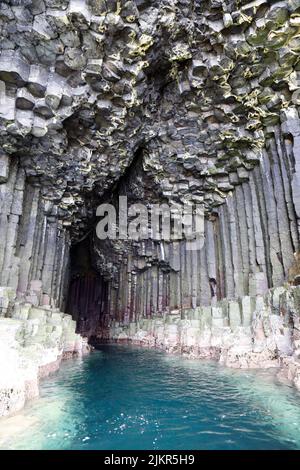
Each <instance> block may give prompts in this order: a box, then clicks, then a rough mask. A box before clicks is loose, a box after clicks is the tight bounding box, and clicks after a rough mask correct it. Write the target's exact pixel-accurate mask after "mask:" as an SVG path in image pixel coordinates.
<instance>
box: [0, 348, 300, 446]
mask: <svg viewBox="0 0 300 470" xmlns="http://www.w3.org/2000/svg"><path fill="white" fill-rule="evenodd" d="M14 419H15V420H16V421H17V423H18V425H17V429H16V425H15V426H14V432H13V433H12V435H10V436H9V435H7V436H5V439H4V440H3V439H2V442H1V447H2V448H12V449H109V450H111V449H112V450H113V449H168V450H172V449H300V394H299V392H297V391H296V390H294V388H293V387H291V386H289V385H287V384H282V383H280V382H279V381H278V380H277V379H276V376H275V371H272V372H269V371H268V372H264V371H259V372H254V371H251V372H249V371H236V370H230V369H226V368H222V367H221V366H219V365H218V364H216V363H214V362H209V361H199V360H189V359H185V358H182V357H177V356H170V355H166V354H164V353H162V352H158V351H154V350H146V349H140V348H134V347H129V346H103V347H102V348H101V350H100V351H96V352H94V353H92V354H91V355H89V356H88V357H86V358H84V359H74V360H69V361H66V362H64V363H63V365H62V367H61V369H60V370H59V371H58V372H57V373H55V374H54V375H53V376H52V377H50V378H48V379H46V380H44V381H43V383H42V386H41V397H40V398H39V399H37V400H34V401H32V402H31V403H29V404H28V405H27V406H26V408H25V410H24V411H23V412H22V413H21V414H19V415H17V416H16V417H14ZM11 420H12V419H11ZM8 423H9V422H7V424H5V420H3V421H2V422H1V423H0V435H3V428H5V427H6V429H7V430H8V431H7V432H8V434H9V429H10V427H9V425H8ZM1 426H2V434H1ZM10 426H11V424H10Z"/></svg>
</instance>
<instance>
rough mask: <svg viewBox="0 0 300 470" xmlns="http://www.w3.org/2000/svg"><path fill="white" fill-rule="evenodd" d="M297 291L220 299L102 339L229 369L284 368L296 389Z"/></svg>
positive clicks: (119, 327) (299, 346) (299, 357)
mask: <svg viewBox="0 0 300 470" xmlns="http://www.w3.org/2000/svg"><path fill="white" fill-rule="evenodd" d="M299 301H300V288H299V287H290V288H283V287H280V288H274V289H271V290H270V291H269V292H268V293H267V294H265V295H264V296H262V295H257V296H255V297H250V296H245V297H241V298H239V299H237V300H232V301H231V300H229V301H228V300H222V301H220V302H218V303H217V304H216V305H215V306H210V307H198V308H196V309H185V310H183V311H181V312H180V311H178V310H177V311H171V312H170V313H169V314H166V315H165V316H164V317H156V316H154V317H152V318H151V319H146V318H143V319H140V320H139V321H138V322H133V323H129V325H123V324H120V323H119V322H116V321H114V322H113V323H112V324H111V325H110V327H109V328H108V329H107V330H104V331H103V336H104V337H105V338H107V339H110V340H113V341H117V342H131V343H134V344H138V345H144V346H147V347H155V348H160V349H163V350H165V351H167V352H169V353H177V354H178V353H179V354H184V355H186V356H188V357H194V358H214V359H217V360H218V361H219V362H220V363H221V364H224V365H226V366H228V367H234V368H267V367H280V366H282V365H283V366H285V369H284V371H285V374H286V375H287V376H288V378H289V379H290V380H292V381H293V382H294V384H295V385H296V386H297V387H298V388H299V390H300V304H299Z"/></svg>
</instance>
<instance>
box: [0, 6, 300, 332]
mask: <svg viewBox="0 0 300 470" xmlns="http://www.w3.org/2000/svg"><path fill="white" fill-rule="evenodd" d="M0 26H1V30H0V35H1V37H0V39H1V42H0V48H1V55H0V143H1V151H0V197H1V200H0V204H1V227H0V235H1V240H2V243H1V246H0V266H1V282H0V285H2V286H3V287H5V288H7V289H8V290H7V292H11V290H10V289H12V291H14V290H16V292H17V299H19V301H22V302H27V303H30V304H32V305H33V306H35V307H41V306H42V308H45V307H47V308H50V309H53V308H59V309H61V310H65V309H66V308H67V307H66V306H67V305H68V308H69V311H70V313H72V314H73V315H74V318H76V320H78V330H79V331H80V332H81V333H83V334H85V335H87V336H88V337H90V336H97V335H100V336H101V335H103V332H104V331H107V330H106V329H107V326H109V325H113V324H114V322H115V321H117V322H119V323H120V324H122V325H125V326H126V325H132V324H133V323H134V322H140V321H142V320H143V319H146V320H147V321H151V319H152V318H165V317H166V315H168V314H171V315H173V314H174V311H175V312H180V313H179V314H180V315H181V316H182V317H184V315H185V313H184V312H185V310H186V309H191V308H192V309H194V310H195V312H202V310H201V309H202V308H206V307H207V308H210V307H211V305H212V306H213V307H214V308H219V307H217V306H218V305H219V304H218V302H220V301H222V299H227V300H225V302H229V303H230V302H232V301H235V300H236V299H237V298H248V297H249V296H251V297H255V296H256V295H269V294H268V289H270V288H271V289H272V288H276V287H279V286H283V285H284V284H285V283H287V282H288V283H290V284H291V285H297V284H299V275H300V269H299V258H300V257H299V220H300V183H299V175H300V166H299V165H300V163H299V158H300V140H299V139H300V115H299V104H300V77H299V73H300V72H299V70H300V66H299V51H300V34H299V31H300V0H283V1H276V0H253V1H249V0H222V1H221V0H208V1H192V0H162V1H160V0H154V1H148V0H128V1H126V0H124V1H123V0H122V1H117V0H106V1H102V0H99V1H98V0H97V1H96V0H34V1H29V0H4V1H3V2H1V5H0ZM124 195H126V196H127V197H128V202H129V203H136V202H139V203H143V204H145V205H147V206H150V205H151V204H152V203H166V204H169V205H172V206H176V207H179V208H180V207H182V206H183V205H184V204H189V205H193V204H202V205H203V207H204V209H205V230H204V245H203V248H202V249H201V250H199V251H198V252H190V251H188V250H187V249H186V240H185V239H182V240H178V241H160V240H153V239H151V238H150V239H148V240H142V241H132V240H104V241H103V240H102V241H101V240H99V239H98V238H97V236H96V234H95V230H94V229H95V224H96V217H95V215H96V207H97V205H98V204H99V203H101V202H111V203H116V204H117V201H118V197H119V196H124ZM81 243H84V246H85V247H88V249H89V251H90V266H89V267H88V269H86V268H85V269H83V270H82V271H81V272H80V271H78V270H75V269H74V266H72V263H70V247H72V249H74V247H76V246H81ZM85 249H87V248H85ZM70 265H71V266H70ZM70 278H71V284H70V282H69V281H70ZM69 286H71V288H70V289H69V292H70V293H71V295H72V298H71V299H70V298H69V299H67V291H68V287H69ZM9 295H10V294H9ZM1 302H2V303H1V308H2V310H3V312H5V315H8V316H9V315H10V313H9V308H10V307H9V305H10V303H9V299H8V298H7V297H5V296H4V297H3V298H2V301H1ZM228 305H229V304H228ZM7 309H8V310H7ZM199 309H200V310H199ZM172 312H173V313H172ZM197 315H198V313H197ZM203 315H204V314H203ZM297 328H298V327H297V326H295V329H296V330H297ZM248 334H249V335H251V334H252V333H251V331H250V330H248Z"/></svg>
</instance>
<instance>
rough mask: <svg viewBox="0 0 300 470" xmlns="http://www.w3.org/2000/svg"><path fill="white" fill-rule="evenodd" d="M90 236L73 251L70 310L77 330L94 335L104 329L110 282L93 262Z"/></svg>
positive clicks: (69, 297) (71, 257) (71, 255)
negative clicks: (97, 269) (96, 268)
mask: <svg viewBox="0 0 300 470" xmlns="http://www.w3.org/2000/svg"><path fill="white" fill-rule="evenodd" d="M90 247H91V241H90V238H89V237H87V238H85V239H84V240H83V241H81V242H79V243H77V244H76V245H73V246H72V247H71V251H70V286H69V293H68V300H67V312H68V313H69V314H71V315H72V317H73V319H74V320H76V322H77V332H78V333H80V334H82V335H83V336H87V337H88V338H90V337H91V336H94V335H97V333H98V332H100V331H101V329H102V323H103V320H104V315H105V312H106V311H107V300H108V299H107V297H108V283H107V281H105V280H104V278H103V276H101V275H100V274H99V273H98V272H97V271H96V270H95V269H94V267H93V265H92V257H91V249H90Z"/></svg>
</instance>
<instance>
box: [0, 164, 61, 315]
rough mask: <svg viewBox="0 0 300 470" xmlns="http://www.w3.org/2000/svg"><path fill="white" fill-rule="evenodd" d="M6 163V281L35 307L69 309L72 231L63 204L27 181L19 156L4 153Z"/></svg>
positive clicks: (0, 277) (2, 264) (1, 251)
mask: <svg viewBox="0 0 300 470" xmlns="http://www.w3.org/2000/svg"><path fill="white" fill-rule="evenodd" d="M1 161H2V163H3V165H2V167H1V168H2V179H1V184H0V197H1V201H0V204H1V216H0V217H1V245H0V269H1V274H0V285H2V286H9V287H10V288H13V289H15V290H17V292H18V297H19V298H21V299H23V300H24V301H27V302H31V303H32V304H33V305H52V306H59V307H61V308H64V306H65V300H66V286H67V276H68V270H67V268H68V256H69V245H70V242H69V234H68V233H67V232H66V231H65V230H64V228H63V225H62V221H61V220H60V218H59V217H58V214H57V206H56V205H55V204H54V203H53V201H51V200H49V199H44V198H43V194H42V192H43V189H42V188H41V187H40V186H39V185H37V184H34V183H30V182H29V181H27V180H26V176H25V172H24V169H23V168H21V167H20V165H19V159H17V158H16V159H11V160H10V159H5V160H4V158H3V156H2V160H1ZM1 300H2V299H1ZM0 309H1V304H0Z"/></svg>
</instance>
